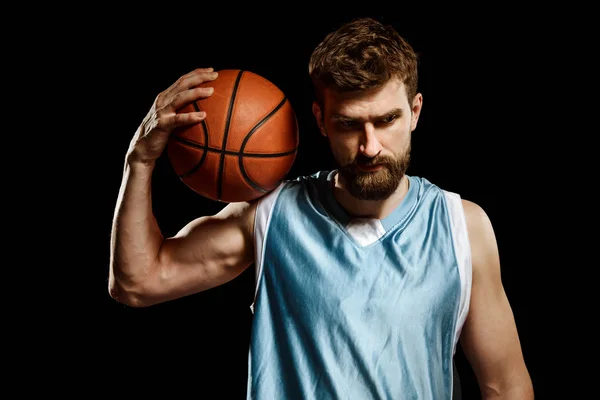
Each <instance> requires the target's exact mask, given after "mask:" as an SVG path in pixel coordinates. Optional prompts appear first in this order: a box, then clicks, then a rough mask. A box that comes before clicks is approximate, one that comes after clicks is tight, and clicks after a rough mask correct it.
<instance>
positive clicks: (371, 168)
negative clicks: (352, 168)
mask: <svg viewBox="0 0 600 400" xmlns="http://www.w3.org/2000/svg"><path fill="white" fill-rule="evenodd" d="M356 167H357V169H358V170H359V171H362V172H375V171H379V170H380V169H381V168H383V167H384V165H383V164H375V165H360V164H358V165H357V166H356Z"/></svg>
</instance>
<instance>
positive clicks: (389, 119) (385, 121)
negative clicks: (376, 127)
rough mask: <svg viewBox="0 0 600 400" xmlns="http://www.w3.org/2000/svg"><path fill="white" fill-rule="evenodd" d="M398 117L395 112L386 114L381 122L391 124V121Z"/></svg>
mask: <svg viewBox="0 0 600 400" xmlns="http://www.w3.org/2000/svg"><path fill="white" fill-rule="evenodd" d="M397 118H398V116H397V115H396V114H391V115H388V116H387V117H384V118H383V119H382V120H381V122H383V123H384V124H391V123H392V122H394V121H395V120H396V119H397Z"/></svg>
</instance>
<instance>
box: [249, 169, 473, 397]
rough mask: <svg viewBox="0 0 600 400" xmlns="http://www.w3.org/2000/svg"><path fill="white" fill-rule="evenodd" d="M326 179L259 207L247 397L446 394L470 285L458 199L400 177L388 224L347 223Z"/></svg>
mask: <svg viewBox="0 0 600 400" xmlns="http://www.w3.org/2000/svg"><path fill="white" fill-rule="evenodd" d="M334 173H336V171H330V172H327V171H322V172H319V173H316V174H314V175H311V176H303V177H300V178H297V179H294V180H287V181H284V182H283V183H282V184H281V185H280V186H279V187H278V188H277V189H276V190H274V191H272V192H271V193H269V194H268V195H267V196H265V197H263V198H262V199H261V200H260V201H259V204H258V208H257V213H256V221H255V240H256V243H255V244H256V271H257V276H256V294H255V299H254V302H253V304H252V306H251V308H252V311H253V313H254V316H253V323H252V331H251V341H250V353H249V360H248V361H249V362H248V367H249V369H248V386H247V398H248V399H259V400H280V399H281V400H294V399H302V400H309V399H315V400H329V399H332V400H333V399H347V400H354V399H356V400H370V399H419V400H426V399H433V400H442V399H450V398H451V396H452V387H453V381H452V378H453V374H452V359H453V356H454V353H455V350H456V345H457V341H458V337H459V334H460V330H461V328H462V325H463V323H464V320H465V318H466V315H467V311H468V308H469V297H470V288H471V261H470V248H469V242H468V236H467V230H466V223H465V219H464V214H463V210H462V203H461V199H460V196H459V195H458V194H455V193H452V192H448V191H445V190H442V189H440V188H439V187H437V186H436V185H434V184H432V183H430V182H429V181H427V180H426V179H424V178H418V177H413V176H409V177H408V178H409V189H408V192H407V194H406V196H405V198H404V199H403V201H402V202H401V204H400V205H399V206H398V207H397V208H396V209H395V210H394V211H393V212H392V214H390V215H389V216H388V217H386V218H385V219H382V220H378V219H368V218H358V219H357V218H350V217H349V216H348V215H347V214H346V213H345V212H344V210H343V209H342V208H341V207H340V206H339V204H338V203H337V202H336V200H335V199H334V197H333V193H332V186H333V184H332V182H333V179H334Z"/></svg>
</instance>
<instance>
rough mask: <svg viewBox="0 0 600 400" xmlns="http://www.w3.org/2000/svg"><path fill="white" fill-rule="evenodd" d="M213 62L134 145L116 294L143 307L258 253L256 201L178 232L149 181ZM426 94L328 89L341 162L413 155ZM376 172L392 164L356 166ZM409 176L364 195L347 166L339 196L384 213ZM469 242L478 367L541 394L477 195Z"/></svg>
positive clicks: (118, 240)
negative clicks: (384, 193) (164, 222)
mask: <svg viewBox="0 0 600 400" xmlns="http://www.w3.org/2000/svg"><path fill="white" fill-rule="evenodd" d="M210 74H211V72H210V71H209V70H201V69H199V70H195V71H192V72H190V73H189V74H186V75H184V76H183V77H181V78H180V79H179V80H178V81H177V82H176V83H174V84H173V85H172V86H171V87H170V88H168V89H167V90H165V91H164V92H162V93H161V94H159V96H158V97H157V99H156V101H155V104H154V105H153V107H152V108H151V110H150V112H149V113H148V115H147V117H146V118H145V119H144V121H143V122H142V124H141V125H140V127H139V129H138V130H137V132H136V134H135V136H134V138H133V139H132V142H131V146H130V148H129V151H128V153H127V157H126V162H125V168H124V173H123V181H122V186H121V190H120V192H119V197H118V201H117V207H116V210H115V216H114V225H113V231H112V240H111V259H110V273H109V293H110V295H111V296H112V297H113V298H114V299H116V300H117V301H119V302H122V303H124V304H127V305H130V306H132V307H145V306H150V305H152V304H156V303H160V302H164V301H169V300H172V299H176V298H179V297H183V296H186V295H189V294H193V293H197V292H201V291H204V290H207V289H209V288H212V287H215V286H218V285H221V284H223V283H225V282H228V281H230V280H232V279H234V278H235V277H237V276H238V275H239V274H241V273H242V272H243V271H244V270H245V269H246V268H247V267H248V266H249V265H251V263H252V262H253V261H254V232H253V224H254V216H255V212H256V201H255V202H252V203H231V204H229V205H227V206H226V207H225V208H223V210H221V211H220V212H219V213H218V214H216V215H213V216H204V217H201V218H198V219H196V220H194V221H191V222H190V223H189V224H188V225H186V226H185V227H184V228H183V229H182V230H181V231H180V232H178V233H177V234H176V235H175V236H174V237H171V238H165V237H163V235H162V233H161V232H160V230H159V227H158V224H157V221H156V219H155V217H154V216H153V214H152V203H151V198H150V182H151V175H152V171H153V169H154V164H155V161H156V159H157V158H158V157H159V155H160V154H161V153H162V151H163V150H164V148H165V145H166V141H167V138H168V135H169V134H170V133H171V132H172V130H173V129H174V128H175V127H176V126H180V125H186V124H192V123H197V122H199V121H201V120H202V119H203V118H204V117H205V116H204V115H203V114H200V113H189V114H184V115H176V114H175V110H176V109H179V108H180V107H181V106H182V105H183V104H185V103H186V102H190V101H193V100H194V99H197V98H201V97H206V96H210V95H211V94H212V92H209V91H208V92H207V91H203V90H199V89H193V88H194V87H195V86H196V85H198V84H199V83H201V82H204V81H207V80H211V79H214V78H215V76H211V75H210ZM421 107H422V96H421V94H417V96H415V98H414V99H411V100H410V101H409V100H408V99H407V96H406V91H405V88H404V85H403V84H402V83H401V82H399V81H396V80H392V81H390V82H388V83H387V84H386V85H385V86H384V87H383V88H381V89H379V90H375V91H369V92H365V93H360V94H358V93H351V94H344V95H342V94H339V93H335V92H333V91H329V90H327V91H326V93H325V107H324V112H323V111H322V110H321V108H320V106H319V105H318V104H316V103H315V104H313V113H314V115H315V118H316V120H317V123H318V124H319V127H320V129H321V132H322V134H323V135H326V136H327V138H328V140H329V143H330V145H331V148H332V151H333V154H334V156H335V158H336V160H337V161H338V163H340V164H341V165H343V164H345V163H347V162H348V161H349V160H351V159H352V158H354V157H356V156H357V155H358V154H362V155H364V156H366V157H369V158H371V157H375V156H376V155H381V156H387V157H396V158H397V157H405V156H407V153H408V151H409V148H410V147H409V144H410V137H411V134H412V132H413V131H414V130H415V129H416V126H417V122H418V118H419V115H420V110H421ZM357 168H360V169H361V170H362V171H363V172H368V173H369V174H372V175H369V176H375V175H376V174H382V173H384V171H383V169H384V168H385V167H384V166H381V165H375V166H366V165H363V166H358V167H357ZM407 190H408V179H406V177H403V178H402V179H401V180H400V182H399V184H398V186H397V189H396V191H395V192H394V193H393V194H392V195H391V196H390V197H388V198H387V199H385V200H361V199H357V198H356V197H354V196H352V195H351V194H350V193H349V192H348V190H347V183H346V182H345V181H344V179H343V177H341V176H340V174H338V175H337V177H336V190H335V192H334V194H335V198H336V199H337V201H338V202H339V203H340V205H341V206H342V207H343V208H344V209H345V210H346V211H347V212H348V213H349V214H350V215H353V216H356V217H367V218H384V217H385V216H387V215H388V214H389V213H390V212H391V211H392V210H393V209H394V208H395V207H397V205H398V204H400V202H401V201H402V200H403V198H404V196H405V194H406V192H407ZM463 208H464V211H465V215H466V220H467V228H468V231H469V239H470V245H471V256H472V267H473V276H472V278H473V283H472V294H471V300H470V310H469V315H468V317H467V319H466V322H465V325H464V327H463V330H462V333H461V338H460V343H461V346H462V348H463V350H464V352H465V355H466V357H467V358H468V360H469V362H470V364H471V366H472V368H473V370H474V372H475V375H476V376H477V379H478V382H479V386H480V388H481V392H482V396H483V398H484V399H515V400H516V399H519V400H530V399H533V398H534V395H533V387H532V382H531V379H530V376H529V373H528V370H527V368H526V365H525V362H524V359H523V354H522V351H521V345H520V341H519V337H518V333H517V328H516V324H515V321H514V317H513V313H512V310H511V307H510V304H509V302H508V299H507V297H506V293H505V291H504V288H503V285H502V281H501V276H500V261H499V254H498V248H497V243H496V238H495V236H494V231H493V227H492V224H491V222H490V220H489V218H488V216H487V215H486V213H485V212H484V210H483V209H482V208H481V207H480V206H478V205H477V204H475V203H473V202H471V201H468V200H463Z"/></svg>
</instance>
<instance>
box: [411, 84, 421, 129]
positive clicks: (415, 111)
mask: <svg viewBox="0 0 600 400" xmlns="http://www.w3.org/2000/svg"><path fill="white" fill-rule="evenodd" d="M422 107H423V95H422V94H421V93H417V95H416V96H415V98H414V99H413V102H412V108H411V114H412V116H411V121H410V131H411V132H412V131H414V130H415V129H416V128H417V122H418V121H419V115H421V109H422Z"/></svg>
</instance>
